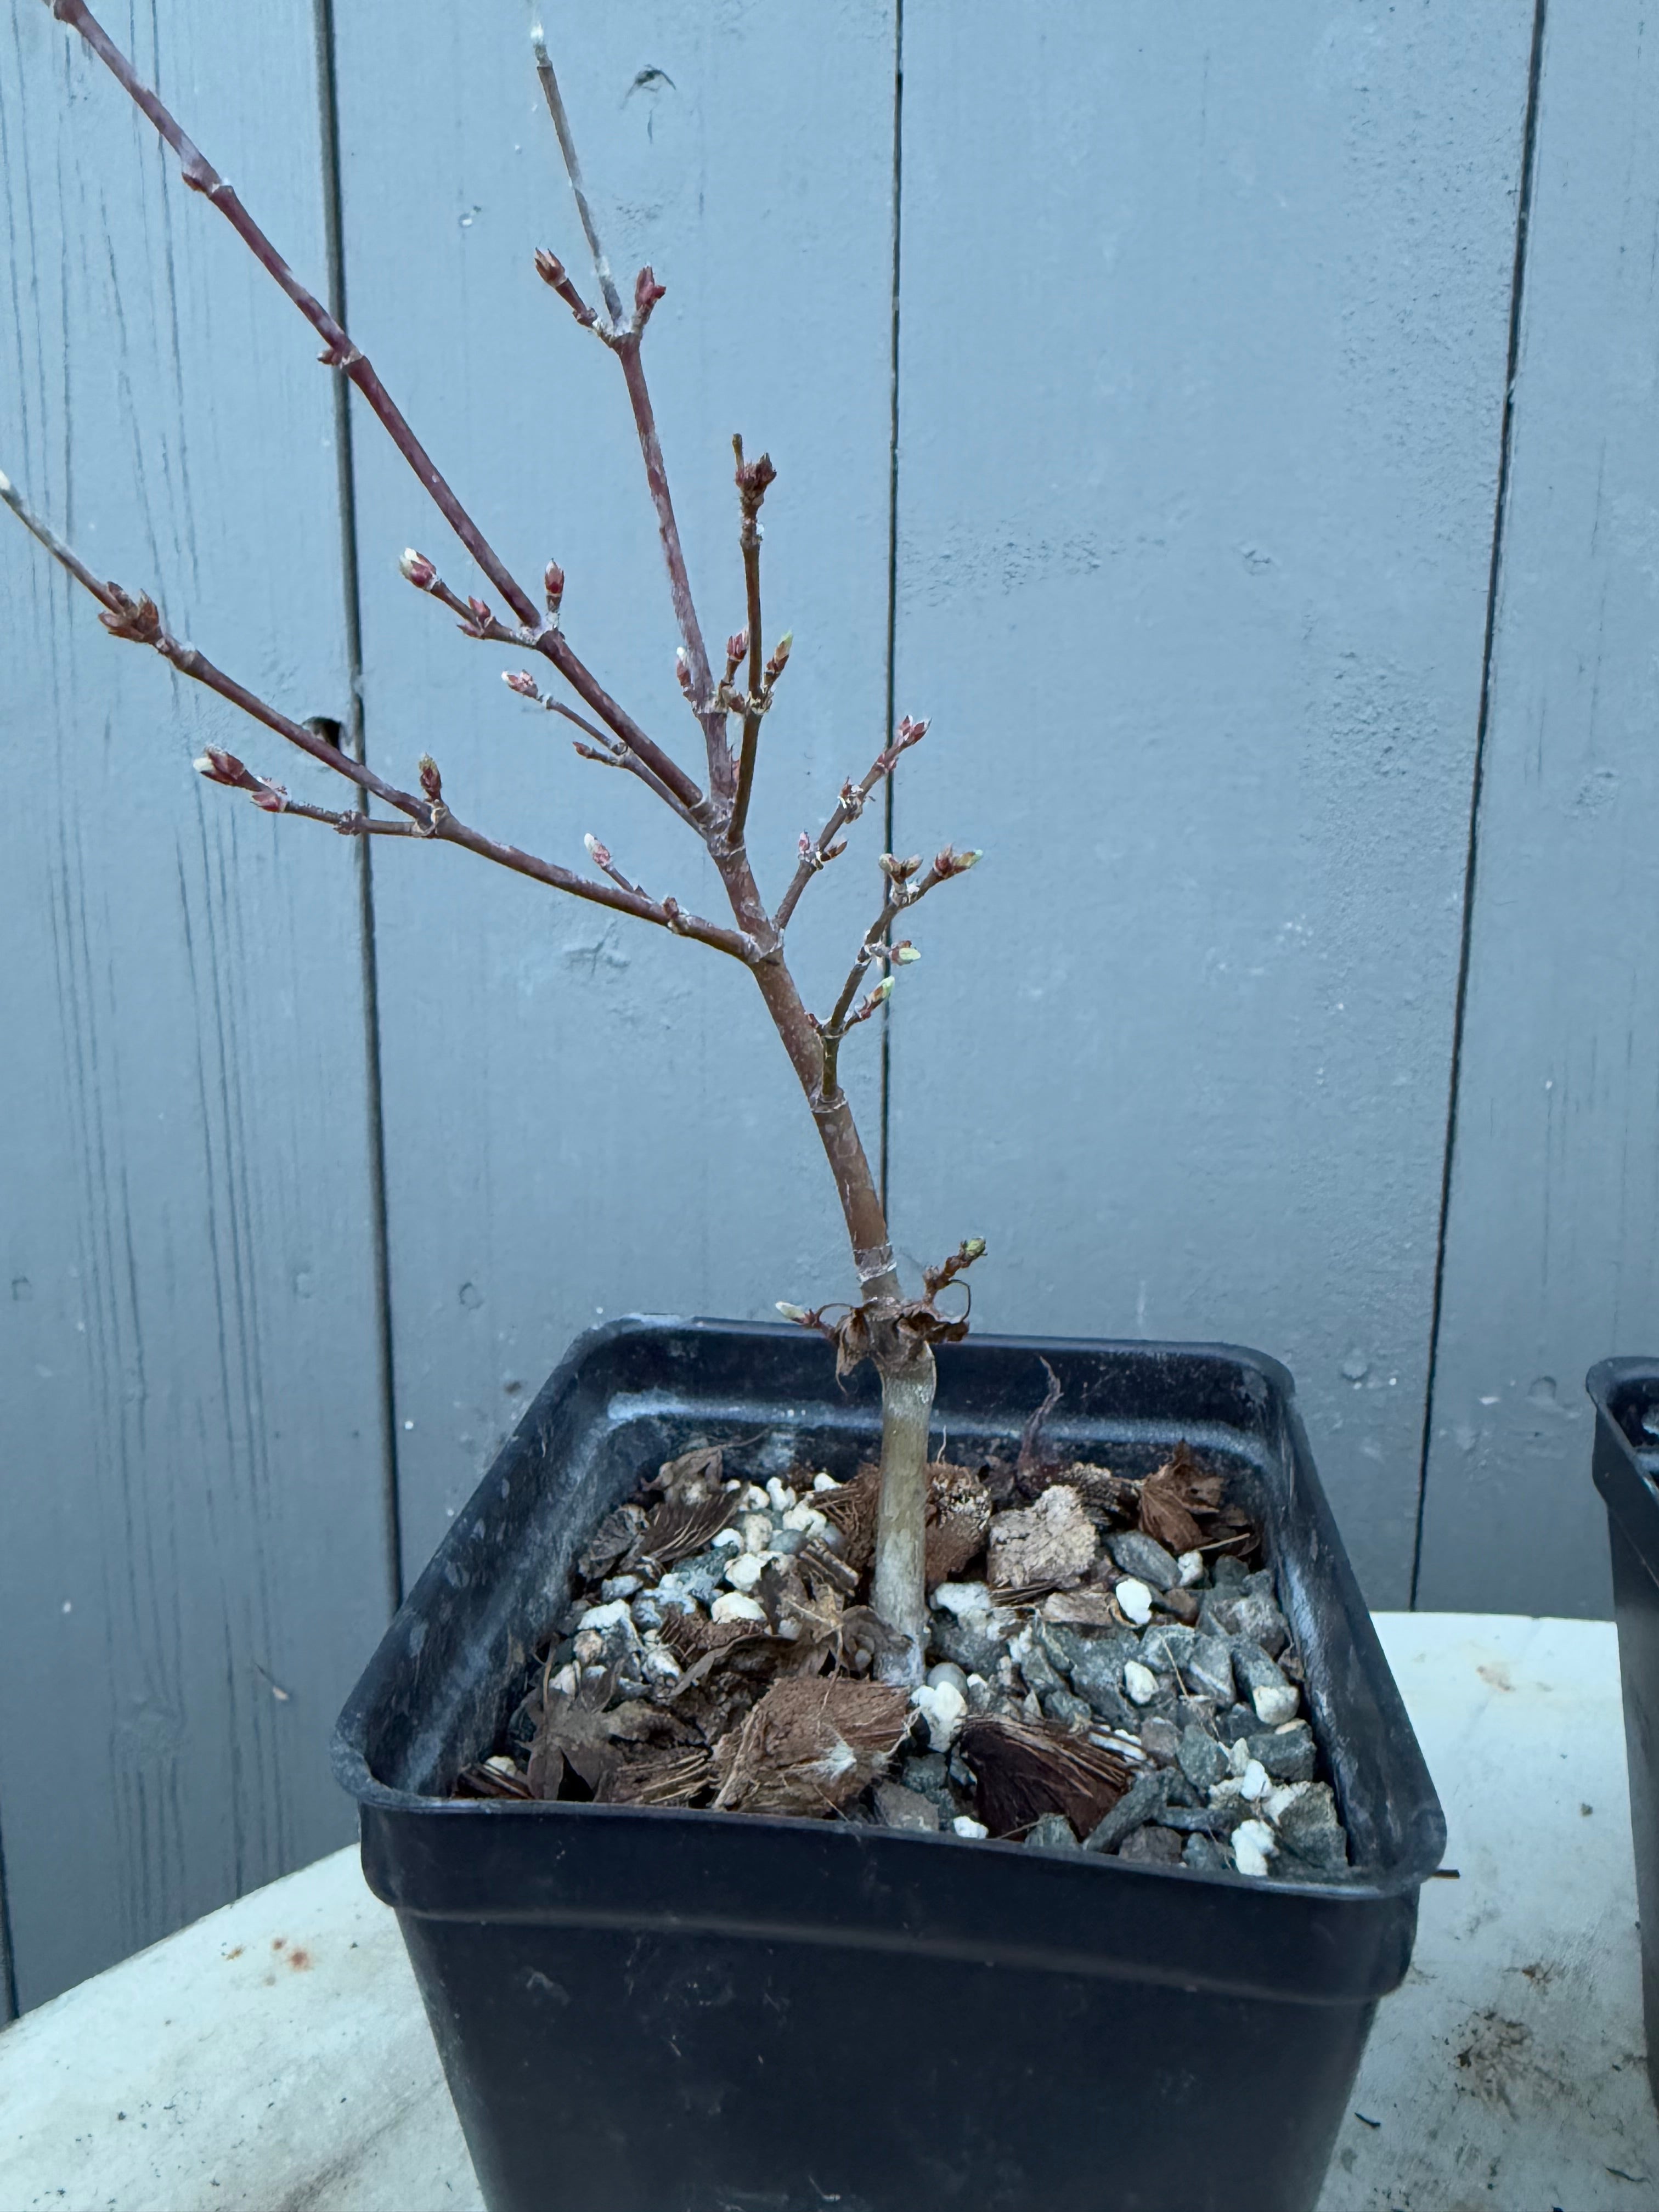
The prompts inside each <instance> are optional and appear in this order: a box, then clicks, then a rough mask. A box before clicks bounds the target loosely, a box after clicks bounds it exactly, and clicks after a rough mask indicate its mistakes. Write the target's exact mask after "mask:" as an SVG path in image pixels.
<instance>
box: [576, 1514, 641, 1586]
mask: <svg viewBox="0 0 1659 2212" xmlns="http://www.w3.org/2000/svg"><path fill="white" fill-rule="evenodd" d="M644 1521H645V1516H644V1514H643V1513H642V1512H641V1510H640V1509H639V1507H638V1506H637V1505H619V1506H617V1510H616V1511H615V1512H614V1513H607V1514H606V1515H605V1518H604V1520H603V1521H601V1522H600V1523H599V1527H598V1528H596V1529H595V1530H594V1531H593V1533H592V1535H591V1536H590V1537H589V1538H588V1540H587V1541H586V1544H584V1545H583V1547H582V1548H581V1550H580V1552H578V1553H577V1554H576V1571H577V1573H578V1574H579V1575H580V1576H581V1577H583V1578H584V1580H586V1581H587V1582H598V1581H599V1580H601V1579H602V1578H603V1577H605V1576H606V1575H608V1574H611V1573H612V1572H614V1571H615V1569H616V1565H617V1560H618V1559H621V1558H622V1556H623V1553H624V1552H626V1551H627V1550H628V1548H629V1546H630V1545H631V1544H632V1543H633V1541H634V1540H635V1537H636V1536H637V1535H638V1534H639V1532H640V1529H641V1526H642V1525H643V1523H644Z"/></svg>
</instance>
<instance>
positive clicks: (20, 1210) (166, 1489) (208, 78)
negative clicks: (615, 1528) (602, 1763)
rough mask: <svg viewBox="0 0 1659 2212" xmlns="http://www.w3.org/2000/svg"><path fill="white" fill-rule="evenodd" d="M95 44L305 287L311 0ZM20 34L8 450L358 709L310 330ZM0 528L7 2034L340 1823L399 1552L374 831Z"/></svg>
mask: <svg viewBox="0 0 1659 2212" xmlns="http://www.w3.org/2000/svg"><path fill="white" fill-rule="evenodd" d="M111 27H112V31H113V32H114V33H115V34H116V35H117V36H118V37H120V38H121V39H123V40H129V39H131V40H132V41H133V43H134V46H135V47H136V52H137V58H138V61H139V63H140V65H141V66H142V67H143V70H145V71H146V72H147V73H151V72H153V73H154V74H155V75H156V76H159V79H160V82H161V85H162V87H163V88H164V90H165V91H166V92H167V94H168V95H169V96H170V97H171V98H173V100H176V102H177V105H178V108H179V112H180V114H181V116H182V117H183V118H185V119H186V121H187V123H188V125H189V126H190V127H191V129H192V130H193V131H196V132H197V134H198V136H199V137H200V139H201V141H202V143H204V145H205V146H206V147H208V148H209V149H210V150H211V151H212V152H214V153H215V154H216V155H217V158H218V159H219V161H221V163H222V166H223V167H224V168H225V170H226V171H227V173H230V174H233V175H234V177H235V178H236V180H237V182H238V184H239V185H240V188H241V190H242V191H243V193H244V195H245V197H246V198H247V200H248V202H249V203H250V204H251V205H252V206H253V207H255V208H256V209H258V210H259V211H260V213H261V215H262V216H264V220H265V221H266V222H268V223H269V225H270V229H271V231H272V233H273V234H274V235H275V237H276V239H277V240H279V241H280V242H281V243H282V245H283V246H284V247H285V248H286V249H287V251H288V252H289V254H290V255H291V256H292V257H293V258H294V259H295V261H296V263H298V264H300V265H301V266H302V267H305V268H307V269H309V270H314V271H316V272H317V274H318V277H319V281H320V278H321V273H322V271H323V269H324V267H325V229H324V222H323V189H322V185H323V179H322V173H321V167H320V161H319V95H318V84H317V76H316V53H315V45H314V38H313V21H312V11H311V9H310V8H309V6H308V5H301V4H297V0H289V4H284V5H283V6H281V7H278V8H276V9H253V10H248V9H222V8H218V7H215V6H212V5H210V4H207V0H159V4H157V5H155V7H153V8H150V9H135V10H131V11H130V10H127V9H117V10H116V12H115V15H114V16H113V17H112V21H111ZM0 42H3V61H0V200H3V206H4V215H5V222H6V225H7V234H6V235H7V257H6V273H5V276H4V279H3V285H0V349H3V359H4V364H5V365H4V368H3V370H0V465H3V466H4V467H5V469H6V470H7V471H9V473H11V474H12V475H14V476H15V477H16V479H17V481H18V482H19V483H20V484H21V485H23V486H24V487H26V489H27V491H28V492H29V494H30V495H31V496H32V497H33V500H34V501H35V503H36V504H37V505H38V506H39V507H41V508H42V509H43V510H44V511H45V512H46V513H49V514H50V515H51V516H52V517H53V518H54V519H55V520H57V521H58V524H59V525H60V526H62V527H63V528H64V530H65V531H66V532H68V533H69V534H70V535H71V536H72V537H73V538H74V539H75V540H76V542H77V544H78V545H79V546H80V549H81V550H82V552H83V553H84V554H85V556H87V557H88V560H89V561H90V562H92V564H93V565H94V568H97V569H98V570H99V571H100V573H102V574H114V575H115V576H117V577H118V578H120V579H122V580H125V583H126V584H127V585H128V586H129V587H131V588H137V587H138V586H144V587H147V588H149V589H150V590H152V591H153V592H155V593H156V595H157V597H158V598H159V599H160V600H161V603H162V605H164V607H165V608H166V610H167V613H168V616H169V618H170V620H171V622H172V623H173V627H174V628H175V629H177V630H178V631H179V633H180V634H181V635H186V636H191V637H193V638H194V639H195V640H196V641H197V642H198V643H199V644H201V646H202V647H204V649H205V650H207V651H210V652H211V653H213V654H214V655H215V656H216V658H218V659H220V660H221V661H222V663H223V664H224V665H228V666H229V667H230V668H232V669H233V670H234V671H236V672H239V673H240V674H242V675H244V676H245V678H246V680H247V681H248V682H249V683H250V684H252V685H253V686H254V687H255V688H256V689H257V690H260V691H262V692H264V693H265V694H266V695H267V696H270V697H272V698H274V699H276V701H278V702H281V703H282V704H283V705H284V706H285V707H286V708H288V709H289V711H291V712H293V713H295V714H301V715H308V714H329V715H332V716H334V717H340V716H342V715H343V711H344V708H345V703H346V700H347V698H348V696H349V686H348V677H347V669H346V665H345V655H344V648H343V596H342V586H341V527H340V514H339V506H338V500H337V488H336V461H335V452H334V442H333V412H332V400H331V392H330V388H329V385H328V381H327V380H326V378H325V375H324V374H323V373H322V372H321V371H320V370H319V369H318V368H316V367H315V365H314V363H313V358H312V356H313V354H314V351H315V347H314V344H308V343H307V333H306V331H304V330H303V328H302V327H301V325H300V324H299V321H298V319H297V318H296V317H295V314H294V313H293V310H292V309H291V307H289V305H288V304H287V303H286V302H285V301H283V299H282V298H281V297H280V296H279V295H277V294H276V291H275V290H274V289H273V288H272V287H271V286H270V283H269V280H268V279H267V278H265V277H264V275H263V274H262V272H261V271H259V270H258V268H257V267H256V266H255V265H254V264H253V263H252V259H251V258H250V257H249V256H248V255H247V254H246V250H245V249H244V248H243V247H242V246H240V244H239V242H238V241H237V240H236V239H235V238H234V236H233V234H231V232H230V231H229V228H228V226H227V225H226V224H224V223H223V222H220V221H219V220H218V219H217V218H216V216H214V214H213V213H212V211H211V210H209V209H208V208H207V207H206V206H204V204H203V203H202V202H200V201H199V200H197V199H196V198H195V197H192V196H191V194H190V193H189V192H188V191H185V189H184V188H183V187H182V186H181V185H180V184H179V180H178V177H177V172H176V167H175V165H174V164H173V162H172V161H171V158H170V157H167V158H166V159H164V158H163V156H162V155H161V150H160V149H159V147H158V145H157V143H156V141H155V137H154V135H153V133H152V132H151V131H149V127H148V126H147V125H144V124H143V122H142V121H141V120H140V118H138V117H137V115H136V113H135V112H134V111H133V110H132V109H131V106H129V104H128V102H127V100H125V97H124V95H123V94H121V92H120V91H119V89H118V87H117V86H116V85H115V84H114V83H113V82H112V80H111V79H110V78H109V77H108V76H106V73H105V72H104V71H103V70H101V69H100V68H99V67H98V66H97V65H96V64H94V63H93V62H92V61H91V60H90V59H89V58H88V57H87V55H86V54H85V52H84V51H83V50H82V48H81V46H80V43H79V41H78V40H73V39H71V38H70V36H69V35H68V34H67V33H65V32H64V31H63V30H62V29H61V28H60V27H58V25H56V24H55V23H54V22H53V21H52V18H51V16H50V15H49V13H48V11H47V10H46V9H44V8H43V7H41V6H40V4H39V0H6V5H5V6H4V8H3V9H0ZM0 520H3V521H4V524H5V527H4V529H3V531H0V628H3V632H4V635H5V636H6V638H7V640H8V649H7V651H6V653H5V654H4V655H3V658H0V743H3V746H4V750H5V761H6V769H5V775H6V787H7V790H8V792H9V801H8V804H7V805H6V807H5V809H4V811H3V820H0V939H3V942H4V944H5V945H6V948H7V951H6V958H5V963H4V966H5V976H4V983H3V996H4V1006H5V1012H4V1025H5V1034H6V1041H7V1049H6V1051H5V1052H4V1053H3V1054H0V1127H3V1128H4V1130H5V1132H6V1141H5V1147H4V1154H3V1164H0V1178H3V1188H4V1202H3V1206H0V1240H3V1245H4V1266H3V1269H0V1314H3V1316H4V1327H3V1329H0V1362H3V1367H0V1402H3V1406H4V1416H3V1419H4V1459H5V1476H4V1496H5V1504H4V1529H3V1535H0V1814H3V1821H4V1832H3V1841H4V1851H5V1865H6V1879H7V1887H8V1893H9V1908H10V1922H11V1930H12V1937H13V1942H14V1948H15V1972H16V1978H17V1988H18V1994H19V1997H20V2000H21V2003H22V2004H23V2005H24V2006H26V2007H27V2006H28V2005H31V2004H34V2003H38V2002H40V2000H41V1999H43V1998H45V1997H46V1996H51V1995H52V1994H53V1993H54V1992H55V1991H57V1990H60V1989H62V1988H63V1987H64V1986H65V1985H66V1984H69V1983H70V1982H73V1981H75V1980H76V1979H78V1978H81V1977H82V1976H83V1975H86V1974H88V1973H90V1972H93V1971H94V1970H95V1969H97V1968H99V1967H101V1966H106V1965H107V1964H108V1963H110V1962H111V1961H112V1960H114V1959H116V1958H118V1956H120V1955H121V1954H123V1953H125V1952H127V1951H131V1950H132V1949H133V1948H137V1946H139V1945H142V1944H144V1943H148V1942H152V1941H153V1940H155V1938H156V1937H158V1936H161V1935H163V1934H165V1933H167V1931H168V1930H169V1929H173V1928H174V1927H176V1926H178V1925H179V1924H180V1923H182V1922H185V1921H187V1920H190V1919H191V1918H193V1917H196V1916H197V1914H199V1913H201V1912H203V1911H206V1910H208V1909H209V1908H210V1907H211V1906H214V1905H218V1904H221V1903H222V1902H223V1901H224V1900H226V1899H228V1898H230V1897H231V1896H233V1895H234V1894H235V1893H237V1892H238V1891H239V1890H240V1889H243V1888H245V1887H251V1886H252V1885H254V1884H257V1883H260V1882H263V1881H268V1880H270V1878H271V1877H273V1876H274V1875H277V1874H280V1873H282V1872H283V1871H284V1870H285V1869H288V1868H290V1867H292V1866H295V1865H296V1864H299V1863H303V1862H304V1861H305V1860H307V1858H309V1857H314V1856H315V1855H316V1854H318V1853H319V1852H321V1851H323V1850H327V1849H329V1848H331V1847H332V1846H334V1845H335V1844H338V1843H340V1842H342V1841H343V1840H344V1839H345V1838H346V1837H347V1836H348V1835H349V1832H350V1828H351V1820H350V1814H349V1807H348V1806H347V1804H346V1802H344V1800H343V1798H342V1796H341V1795H340V1793H339V1792H338V1791H337V1790H336V1789H335V1788H334V1786H333V1784H332V1783H331V1779H330V1778H329V1774H328V1771H327V1761H326V1746H327V1738H328V1732H329V1729H330V1727H331V1722H332V1718H333V1715H334V1712H335V1711H336V1709H337V1702H338V1700H339V1699H340V1698H341V1697H342V1695H343V1692H344V1691H345V1690H346V1689H347V1688H348V1687H349V1683H350V1680H351V1678H352V1675H353V1674H354V1672H355V1670H356V1667H357V1665H358V1664H359V1663H360V1662H361V1660H362V1656H363V1654H364V1653H365V1651H366V1650H368V1648H369V1646H370V1644H371V1643H372V1640H373V1638H374V1636H375V1634H376V1633H377V1632H378V1629H379V1626H380V1624H381V1623H382V1622H383V1620H384V1619H385V1601H386V1587H387V1562H386V1556H385V1546H384V1541H383V1500H382V1494H381V1483H380V1467H381V1449H382V1442H383V1439H382V1434H381V1410H380V1403H379V1401H378V1397H377V1390H376V1382H375V1352H374V1346H375V1314H374V1297H373V1291H374V1271H373V1267H372V1264H371V1252H370V1236H369V1214H370V1209H369V1195H370V1194H369V1188H368V1179H367V1168H366V1162H367V1141H366V1139H367V1127H366V1119H365V1112H364V1035H363V1027H362V945H361V941H360V931H359V926H358V919H357V916H358V904H357V890H356V880H355V878H354V873H353V871H354V866H355V865H356V864H355V861H354V854H353V848H351V847H349V846H347V845H344V844H343V843H342V842H340V841H339V840H338V839H337V838H335V837H334V836H331V835H330V834H329V833H328V832H326V831H324V830H320V829H313V825H310V824H307V823H298V822H291V823H290V822H276V821H273V820H271V819H270V817H265V816H263V815H261V814H259V813H258V812H256V811H254V810H253V809H252V807H250V806H248V805H246V802H244V801H241V800H239V799H235V798H234V796H233V795H232V794H230V793H225V792H222V791H218V790H216V789H214V788H212V787H209V786H207V785H205V784H204V783H203V782H202V781H201V780H200V779H199V778H198V777H197V776H196V775H194V774H193V773H192V772H191V757H192V755H193V754H195V753H197V752H199V751H200V750H201V748H202V746H203V744H204V743H206V742H209V741H215V742H219V743H228V744H232V745H234V747H235V748H236V749H238V750H241V751H244V752H245V753H246V755H247V757H250V758H251V759H252V760H254V761H255V762H257V763H258V764H259V765H260V766H261V767H263V768H264V769H266V770H267V771H268V772H270V773H273V774H276V775H283V776H286V777H287V778H288V779H289V781H290V784H291V786H292V787H293V788H294V789H295V792H296V793H300V794H301V795H303V796H307V797H312V796H315V795H318V793H316V792H315V791H314V790H313V782H314V783H317V784H320V783H321V782H322V781H324V780H325V779H324V778H323V777H322V776H321V775H317V776H315V777H314V778H313V777H310V776H308V775H307V774H305V773H303V772H302V771H303V769H304V764H303V763H300V764H299V765H298V766H297V767H296V766H295V763H290V762H285V761H283V760H281V759H279V758H278V757H276V756H277V750H278V749H277V744H276V741H274V740H273V741H271V742H270V743H269V744H267V743H264V741H263V740H262V739H261V738H260V736H259V733H258V732H257V731H254V730H253V729H252V726H250V725H247V724H246V723H242V722H240V721H236V720H234V718H233V716H232V714H231V713H230V710H228V708H220V707H218V706H217V705H216V703H215V702H211V701H210V699H209V697H208V696H207V695H206V694H205V693H204V692H202V691H201V690H199V689H198V688H197V687H196V686H193V685H191V684H185V683H183V682H179V681H177V680H175V679H170V678H169V675H168V672H167V670H166V669H165V668H164V667H163V666H162V665H161V663H160V662H159V661H158V660H156V659H155V657H154V656H153V655H150V654H149V653H143V652H140V651H135V650H133V649H131V648H129V647H124V646H119V645H116V644H114V643H112V641H110V640H109V639H107V638H106V636H105V635H104V634H103V632H102V631H101V630H100V628H99V626H98V623H97V621H96V619H95V614H94V610H93V609H92V608H91V606H90V605H89V603H88V601H87V600H86V599H85V598H84V596H83V595H82V594H80V593H79V592H73V596H72V591H73V587H71V586H70V585H69V583H68V581H67V580H66V579H65V578H64V577H63V575H62V574H60V573H59V572H58V571H57V570H56V569H55V568H53V567H52V564H51V563H50V562H47V561H46V559H45V557H44V556H42V555H40V552H39V550H38V549H37V548H35V547H34V546H33V543H32V541H30V540H29V539H28V538H26V537H25V536H24V534H23V532H21V530H20V529H18V528H17V527H16V526H15V524H14V523H13V521H12V519H11V518H10V517H9V515H8V516H3V517H0ZM329 781H331V780H329Z"/></svg>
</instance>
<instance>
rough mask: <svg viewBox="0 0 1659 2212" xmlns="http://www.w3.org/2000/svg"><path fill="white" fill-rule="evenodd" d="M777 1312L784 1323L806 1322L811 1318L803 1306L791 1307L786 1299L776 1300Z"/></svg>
mask: <svg viewBox="0 0 1659 2212" xmlns="http://www.w3.org/2000/svg"><path fill="white" fill-rule="evenodd" d="M778 1311H779V1312H780V1313H781V1315H782V1316H783V1317H784V1319H785V1320H786V1321H793V1322H807V1321H811V1318H812V1316H811V1314H809V1313H808V1312H807V1310H806V1309H805V1306H792V1305H791V1304H790V1303H789V1301H788V1299H787V1298H780V1299H779V1300H778Z"/></svg>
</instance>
